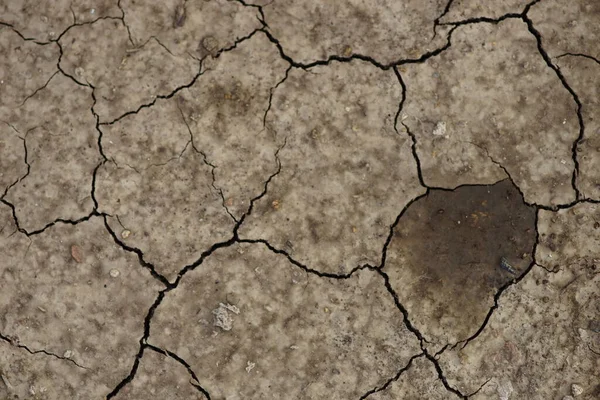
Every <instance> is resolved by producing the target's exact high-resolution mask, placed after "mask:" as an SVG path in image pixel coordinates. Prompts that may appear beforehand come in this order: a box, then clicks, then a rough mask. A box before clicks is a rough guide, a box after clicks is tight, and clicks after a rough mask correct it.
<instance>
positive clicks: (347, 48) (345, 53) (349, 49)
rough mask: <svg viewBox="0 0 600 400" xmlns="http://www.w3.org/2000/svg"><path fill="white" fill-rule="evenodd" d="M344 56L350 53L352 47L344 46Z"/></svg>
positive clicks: (348, 55)
mask: <svg viewBox="0 0 600 400" xmlns="http://www.w3.org/2000/svg"><path fill="white" fill-rule="evenodd" d="M343 54H344V57H350V56H351V55H352V47H350V46H346V47H345V48H344V53H343Z"/></svg>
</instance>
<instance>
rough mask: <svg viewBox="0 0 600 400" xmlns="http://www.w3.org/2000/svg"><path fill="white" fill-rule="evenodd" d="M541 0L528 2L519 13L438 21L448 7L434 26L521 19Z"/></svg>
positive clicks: (495, 22)
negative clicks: (495, 16)
mask: <svg viewBox="0 0 600 400" xmlns="http://www.w3.org/2000/svg"><path fill="white" fill-rule="evenodd" d="M540 1H541V0H534V1H532V2H531V3H528V4H527V5H526V6H525V7H524V8H523V11H521V12H520V13H506V14H504V15H501V16H500V17H497V18H490V17H473V18H467V19H463V20H460V21H450V22H439V20H440V19H441V18H442V17H443V16H444V15H446V13H447V11H448V9H447V10H446V11H445V12H444V14H442V16H441V17H440V18H439V19H437V20H436V21H437V24H436V26H455V27H456V26H461V25H470V24H478V23H482V22H483V23H490V24H498V23H500V22H502V21H504V20H505V19H510V18H513V19H522V18H523V17H524V16H525V15H527V13H528V12H529V10H530V9H531V7H533V6H534V5H536V4H537V3H539V2H540ZM452 2H453V0H450V1H449V3H452Z"/></svg>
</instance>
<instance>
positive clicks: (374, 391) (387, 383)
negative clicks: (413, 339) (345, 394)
mask: <svg viewBox="0 0 600 400" xmlns="http://www.w3.org/2000/svg"><path fill="white" fill-rule="evenodd" d="M424 355H425V354H423V353H419V354H417V355H414V356H412V357H411V358H410V360H408V363H407V364H406V365H405V366H404V367H402V368H401V369H400V370H399V371H398V372H397V373H396V375H394V376H393V377H392V378H390V379H389V380H388V381H387V382H386V383H384V384H383V385H381V386H379V387H376V388H373V389H371V390H369V391H368V392H367V393H365V394H363V395H362V396H360V399H359V400H365V399H366V398H367V397H369V396H371V395H372V394H374V393H378V392H382V391H384V390H386V389H387V388H388V387H390V385H391V384H392V383H394V382H397V381H398V379H400V376H402V374H403V373H404V372H406V371H407V370H408V369H409V368H410V367H411V366H412V363H413V361H414V360H416V359H417V358H420V357H423V356H424Z"/></svg>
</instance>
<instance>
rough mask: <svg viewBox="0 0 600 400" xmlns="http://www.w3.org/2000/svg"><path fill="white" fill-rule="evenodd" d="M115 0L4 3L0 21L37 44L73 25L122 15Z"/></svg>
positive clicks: (16, 0) (19, 0)
mask: <svg viewBox="0 0 600 400" xmlns="http://www.w3.org/2000/svg"><path fill="white" fill-rule="evenodd" d="M118 3H119V2H118V0H94V1H93V2H89V1H86V0H53V1H48V2H45V1H43V2H40V1H35V0H3V1H2V3H0V22H4V23H7V24H10V25H12V26H13V27H14V28H15V29H16V30H17V31H19V33H21V34H22V35H23V36H25V37H26V38H31V39H34V40H36V41H39V42H48V41H51V40H56V39H58V38H59V37H60V35H61V34H62V33H63V32H65V31H66V30H67V29H69V28H70V27H71V26H73V25H75V24H85V23H89V22H91V21H95V20H97V19H99V18H105V17H114V18H118V17H121V16H122V12H121V10H120V9H119V5H118Z"/></svg>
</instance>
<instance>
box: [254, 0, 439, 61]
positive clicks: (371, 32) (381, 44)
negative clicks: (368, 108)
mask: <svg viewBox="0 0 600 400" xmlns="http://www.w3.org/2000/svg"><path fill="white" fill-rule="evenodd" d="M445 6H446V2H445V1H441V0H429V1H427V2H425V3H423V2H422V1H418V0H406V1H393V0H385V1H381V2H378V4H377V6H375V4H372V3H369V2H365V1H360V0H352V1H346V2H329V1H324V2H315V1H309V0H285V1H272V2H270V3H269V4H267V5H265V6H263V12H264V15H265V20H266V22H267V24H268V27H269V30H270V32H271V33H272V34H273V36H274V37H275V38H276V39H277V40H278V41H279V42H280V43H281V45H282V47H283V49H284V51H285V53H286V54H287V55H288V56H290V57H291V58H292V59H293V60H294V61H296V62H298V63H303V64H309V63H311V62H314V61H317V60H326V59H328V58H329V57H331V56H338V57H350V56H352V55H353V54H360V55H363V56H367V57H371V58H374V59H375V60H377V61H378V62H380V63H382V64H391V63H393V62H397V61H399V60H402V59H418V58H420V57H421V56H422V55H424V54H426V53H427V52H431V51H433V50H435V49H437V48H441V47H443V46H444V45H445V44H446V42H447V39H446V38H445V37H444V35H435V36H434V29H433V28H434V21H435V20H436V18H437V17H438V16H440V15H441V14H442V12H443V10H444V8H445Z"/></svg>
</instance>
